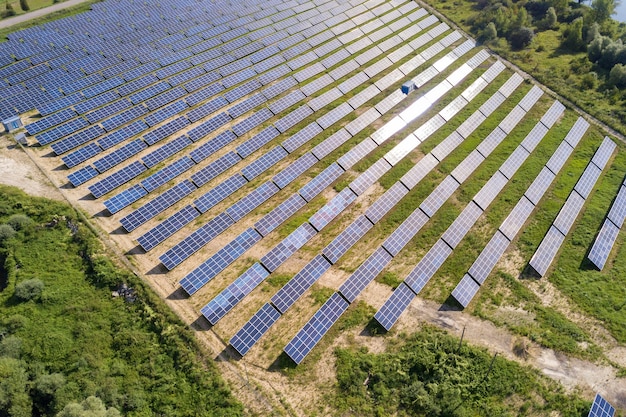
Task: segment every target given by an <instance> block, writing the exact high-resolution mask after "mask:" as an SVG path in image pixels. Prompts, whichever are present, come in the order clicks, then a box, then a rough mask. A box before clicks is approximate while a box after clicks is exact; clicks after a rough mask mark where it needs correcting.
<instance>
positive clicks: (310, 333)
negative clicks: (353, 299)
mask: <svg viewBox="0 0 626 417" xmlns="http://www.w3.org/2000/svg"><path fill="white" fill-rule="evenodd" d="M347 309H348V303H347V302H346V300H344V299H343V298H342V297H341V295H339V293H334V294H333V295H332V296H331V297H330V298H329V299H328V301H326V302H325V303H324V305H322V307H321V308H320V309H319V310H318V311H317V312H316V313H315V315H314V316H313V317H312V318H311V320H309V321H308V323H307V324H306V325H304V327H303V328H302V329H301V330H300V331H299V332H298V334H297V335H296V336H295V337H294V338H293V339H292V340H291V341H290V342H289V343H288V344H287V346H285V353H286V354H287V355H288V356H289V357H290V358H291V359H292V360H293V361H294V362H295V363H296V364H299V363H300V362H302V361H303V360H304V358H305V357H306V356H307V355H308V354H309V353H310V352H311V350H313V348H314V347H315V345H317V343H319V341H320V340H321V339H322V337H323V336H324V335H325V334H326V332H328V330H329V329H330V327H331V326H332V325H333V324H335V322H336V321H337V320H338V319H339V317H341V315H342V314H343V313H344V312H345V311H346V310H347Z"/></svg>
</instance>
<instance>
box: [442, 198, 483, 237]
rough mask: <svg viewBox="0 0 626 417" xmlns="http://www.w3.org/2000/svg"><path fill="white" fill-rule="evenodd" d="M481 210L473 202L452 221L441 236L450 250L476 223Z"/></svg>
mask: <svg viewBox="0 0 626 417" xmlns="http://www.w3.org/2000/svg"><path fill="white" fill-rule="evenodd" d="M482 213H483V210H482V209H481V208H480V207H479V206H478V205H477V204H475V203H474V202H470V203H469V204H468V205H467V206H466V207H465V209H464V210H463V212H461V214H460V215H459V216H458V217H457V218H456V219H455V220H454V222H453V223H452V224H451V225H450V226H449V227H448V229H447V230H446V231H445V232H444V234H443V235H442V236H441V239H443V240H444V241H445V242H446V243H447V244H448V245H449V246H450V247H451V248H452V249H454V248H456V246H457V245H458V244H459V243H460V242H461V240H462V239H463V238H464V237H465V235H466V234H467V232H469V229H470V228H472V226H473V225H474V224H475V223H476V221H477V220H478V218H479V217H480V215H481V214H482Z"/></svg>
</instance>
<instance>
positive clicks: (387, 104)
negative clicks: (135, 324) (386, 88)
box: [374, 90, 405, 114]
mask: <svg viewBox="0 0 626 417" xmlns="http://www.w3.org/2000/svg"><path fill="white" fill-rule="evenodd" d="M404 98H405V95H404V93H403V92H402V91H400V90H396V91H394V92H393V93H391V94H389V95H388V96H387V97H386V98H384V99H383V100H381V101H380V102H378V103H377V104H376V105H375V106H374V108H375V109H376V110H378V111H379V112H380V114H385V113H387V112H389V111H390V110H391V109H392V108H394V107H395V106H396V104H398V103H400V102H401V101H402V100H404Z"/></svg>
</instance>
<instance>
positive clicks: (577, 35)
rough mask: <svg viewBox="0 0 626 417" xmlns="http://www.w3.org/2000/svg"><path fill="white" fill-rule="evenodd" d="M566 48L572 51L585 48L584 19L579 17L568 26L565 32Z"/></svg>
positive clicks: (564, 43)
mask: <svg viewBox="0 0 626 417" xmlns="http://www.w3.org/2000/svg"><path fill="white" fill-rule="evenodd" d="M562 45H563V47H564V48H567V49H569V50H570V51H580V50H581V49H583V48H584V47H585V43H584V42H583V18H582V17H579V18H578V19H575V20H574V21H573V22H572V23H570V24H569V25H567V27H566V28H565V30H564V31H563V43H562Z"/></svg>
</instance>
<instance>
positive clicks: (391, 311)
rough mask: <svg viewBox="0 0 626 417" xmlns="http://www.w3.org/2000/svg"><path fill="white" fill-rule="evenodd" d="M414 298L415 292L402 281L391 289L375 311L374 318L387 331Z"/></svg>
mask: <svg viewBox="0 0 626 417" xmlns="http://www.w3.org/2000/svg"><path fill="white" fill-rule="evenodd" d="M414 298H415V294H414V293H413V291H411V289H410V288H409V287H407V286H406V285H404V283H402V284H400V285H399V286H398V287H397V288H396V289H395V290H394V291H393V293H392V294H391V297H389V298H388V299H387V301H385V304H383V306H382V307H381V308H380V310H378V311H377V312H376V314H375V315H374V318H375V319H376V321H377V322H378V323H380V325H381V326H383V327H384V328H385V330H387V331H389V330H391V328H392V327H393V325H394V324H395V323H396V322H397V321H398V319H399V318H400V315H402V313H403V312H404V310H406V309H407V307H408V306H409V304H411V301H413V299H414Z"/></svg>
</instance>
